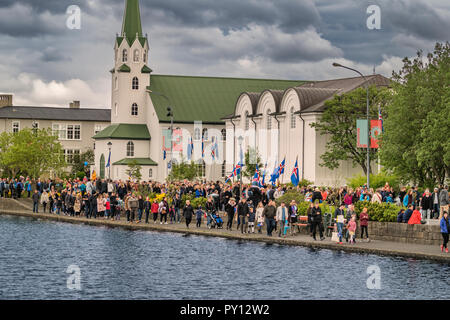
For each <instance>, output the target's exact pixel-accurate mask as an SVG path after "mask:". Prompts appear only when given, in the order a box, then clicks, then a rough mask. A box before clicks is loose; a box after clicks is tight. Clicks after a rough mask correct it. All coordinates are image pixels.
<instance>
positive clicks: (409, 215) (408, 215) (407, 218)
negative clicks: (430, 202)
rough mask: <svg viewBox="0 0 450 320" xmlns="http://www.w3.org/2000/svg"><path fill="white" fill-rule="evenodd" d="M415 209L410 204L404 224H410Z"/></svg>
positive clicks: (404, 216)
mask: <svg viewBox="0 0 450 320" xmlns="http://www.w3.org/2000/svg"><path fill="white" fill-rule="evenodd" d="M413 208H414V206H413V205H412V204H410V205H409V207H408V209H406V211H405V213H404V214H403V223H408V221H409V219H410V218H411V216H412V214H413Z"/></svg>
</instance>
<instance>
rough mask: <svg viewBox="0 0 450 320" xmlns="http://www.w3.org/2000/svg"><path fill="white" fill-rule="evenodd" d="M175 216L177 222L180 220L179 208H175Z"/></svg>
mask: <svg viewBox="0 0 450 320" xmlns="http://www.w3.org/2000/svg"><path fill="white" fill-rule="evenodd" d="M175 217H176V221H177V222H178V223H180V222H181V214H180V209H179V208H175Z"/></svg>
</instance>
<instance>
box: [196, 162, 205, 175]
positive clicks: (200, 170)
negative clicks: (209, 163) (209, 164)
mask: <svg viewBox="0 0 450 320" xmlns="http://www.w3.org/2000/svg"><path fill="white" fill-rule="evenodd" d="M197 175H198V176H199V177H200V178H205V177H206V164H205V161H203V160H200V161H199V163H198V164H197Z"/></svg>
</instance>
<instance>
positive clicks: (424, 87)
mask: <svg viewBox="0 0 450 320" xmlns="http://www.w3.org/2000/svg"><path fill="white" fill-rule="evenodd" d="M393 79H394V80H395V82H394V84H393V91H394V95H393V100H392V104H390V105H388V106H387V108H386V112H387V116H386V120H385V121H384V128H385V132H384V133H383V136H382V141H381V151H380V156H381V160H382V164H383V166H385V167H386V168H388V169H390V170H391V171H393V172H394V173H396V174H397V175H399V176H401V177H402V178H403V180H406V181H410V182H414V183H418V184H419V185H421V186H429V187H431V186H433V185H436V184H438V183H444V181H445V179H446V177H447V178H448V177H450V139H449V138H448V129H449V128H450V88H449V84H450V44H449V42H447V43H446V44H440V43H437V44H436V46H435V49H434V52H433V53H430V54H428V55H427V58H425V57H423V54H422V52H421V51H419V52H418V53H417V57H415V58H414V60H412V61H411V60H410V59H408V58H405V59H404V60H403V68H402V69H401V70H400V71H399V72H398V73H397V72H394V73H393Z"/></svg>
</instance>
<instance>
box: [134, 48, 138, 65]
mask: <svg viewBox="0 0 450 320" xmlns="http://www.w3.org/2000/svg"><path fill="white" fill-rule="evenodd" d="M133 61H134V62H139V50H138V49H135V50H134V57H133Z"/></svg>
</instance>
